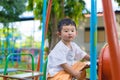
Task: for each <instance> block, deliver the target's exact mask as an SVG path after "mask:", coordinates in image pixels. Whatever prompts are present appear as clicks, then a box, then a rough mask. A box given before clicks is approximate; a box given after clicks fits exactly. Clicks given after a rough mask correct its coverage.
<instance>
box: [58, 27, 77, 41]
mask: <svg viewBox="0 0 120 80" xmlns="http://www.w3.org/2000/svg"><path fill="white" fill-rule="evenodd" d="M76 34H77V31H76V28H75V26H73V25H67V26H63V27H62V30H61V32H60V33H59V35H60V38H61V39H62V40H63V41H65V42H69V41H72V40H73V39H74V38H75V37H76Z"/></svg>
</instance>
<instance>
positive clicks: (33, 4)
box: [27, 0, 85, 49]
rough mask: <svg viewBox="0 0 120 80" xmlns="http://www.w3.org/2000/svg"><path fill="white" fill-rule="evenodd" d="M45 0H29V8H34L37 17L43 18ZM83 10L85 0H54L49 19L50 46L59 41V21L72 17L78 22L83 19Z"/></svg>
mask: <svg viewBox="0 0 120 80" xmlns="http://www.w3.org/2000/svg"><path fill="white" fill-rule="evenodd" d="M42 6H43V0H28V6H27V9H28V10H33V12H34V15H35V18H37V19H40V20H41V19H42ZM83 10H85V2H84V0H52V9H51V15H50V21H49V27H48V28H49V29H48V32H47V38H48V39H49V44H50V46H49V48H50V49H52V48H53V46H54V45H55V44H56V43H57V42H58V40H59V38H58V37H57V35H56V31H57V23H58V21H59V20H60V19H61V18H64V17H70V18H72V19H73V20H74V21H76V23H77V24H78V23H79V21H80V20H81V19H83Z"/></svg>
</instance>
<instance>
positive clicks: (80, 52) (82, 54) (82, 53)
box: [75, 44, 87, 60]
mask: <svg viewBox="0 0 120 80" xmlns="http://www.w3.org/2000/svg"><path fill="white" fill-rule="evenodd" d="M75 47H76V48H75V59H76V60H82V59H83V58H84V57H85V56H86V55H87V53H86V52H85V51H83V50H82V49H81V48H80V47H79V46H78V45H76V44H75Z"/></svg>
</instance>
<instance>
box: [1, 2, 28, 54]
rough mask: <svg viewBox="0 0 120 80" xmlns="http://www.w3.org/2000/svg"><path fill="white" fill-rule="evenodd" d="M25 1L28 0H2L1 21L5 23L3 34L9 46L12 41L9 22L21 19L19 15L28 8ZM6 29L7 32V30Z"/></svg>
mask: <svg viewBox="0 0 120 80" xmlns="http://www.w3.org/2000/svg"><path fill="white" fill-rule="evenodd" d="M25 3H26V0H0V23H2V24H3V27H2V28H3V34H4V35H6V36H5V37H6V42H7V43H6V44H7V45H6V46H7V48H8V47H9V46H8V45H9V41H10V40H9V37H10V28H9V23H10V22H14V21H16V20H19V16H20V15H21V14H22V13H23V12H24V11H25V10H26V9H25V7H26V4H25ZM6 29H7V32H6V31H5V30H6ZM12 29H13V28H12ZM12 31H14V30H12ZM6 53H7V52H6Z"/></svg>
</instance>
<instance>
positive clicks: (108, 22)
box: [98, 0, 120, 80]
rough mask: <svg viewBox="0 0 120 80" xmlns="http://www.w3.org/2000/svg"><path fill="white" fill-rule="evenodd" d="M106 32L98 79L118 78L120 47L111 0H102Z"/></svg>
mask: <svg viewBox="0 0 120 80" xmlns="http://www.w3.org/2000/svg"><path fill="white" fill-rule="evenodd" d="M102 2H103V10H104V11H103V12H104V20H105V30H106V34H107V42H108V45H106V46H105V47H104V48H103V49H102V51H101V53H100V56H99V65H98V67H99V68H98V75H99V76H98V78H99V80H119V79H120V49H119V48H120V47H119V42H118V35H117V30H116V20H115V14H114V11H113V8H112V1H111V0H102Z"/></svg>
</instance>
